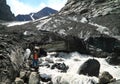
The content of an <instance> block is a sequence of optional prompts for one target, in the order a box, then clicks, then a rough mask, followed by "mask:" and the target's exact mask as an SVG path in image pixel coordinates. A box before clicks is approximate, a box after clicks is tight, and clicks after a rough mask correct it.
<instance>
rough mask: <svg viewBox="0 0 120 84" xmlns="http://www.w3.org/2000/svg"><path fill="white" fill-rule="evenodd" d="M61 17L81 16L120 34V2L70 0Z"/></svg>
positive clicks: (119, 0)
mask: <svg viewBox="0 0 120 84" xmlns="http://www.w3.org/2000/svg"><path fill="white" fill-rule="evenodd" d="M60 15H79V16H81V17H85V18H87V19H88V20H89V21H90V22H92V23H96V24H98V25H102V26H105V27H107V28H108V29H109V30H110V32H111V33H112V34H113V35H115V34H120V30H119V27H120V24H119V22H120V0H68V2H67V3H66V5H65V7H63V8H62V10H61V12H60Z"/></svg>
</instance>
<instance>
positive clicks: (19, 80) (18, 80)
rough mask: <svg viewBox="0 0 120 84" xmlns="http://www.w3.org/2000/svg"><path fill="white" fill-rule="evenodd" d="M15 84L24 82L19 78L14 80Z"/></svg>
mask: <svg viewBox="0 0 120 84" xmlns="http://www.w3.org/2000/svg"><path fill="white" fill-rule="evenodd" d="M15 84H24V81H23V80H22V79H21V78H16V79H15Z"/></svg>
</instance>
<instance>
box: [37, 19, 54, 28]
mask: <svg viewBox="0 0 120 84" xmlns="http://www.w3.org/2000/svg"><path fill="white" fill-rule="evenodd" d="M51 19H52V18H49V19H45V20H42V21H41V22H40V24H39V25H37V26H36V28H38V30H46V29H42V27H43V26H44V25H45V24H46V23H47V22H48V21H50V20H51Z"/></svg>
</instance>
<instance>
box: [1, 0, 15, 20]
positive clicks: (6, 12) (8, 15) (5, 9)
mask: <svg viewBox="0 0 120 84" xmlns="http://www.w3.org/2000/svg"><path fill="white" fill-rule="evenodd" d="M0 20H5V21H13V20H15V16H14V14H12V12H11V10H10V7H9V6H8V5H7V4H6V0H0Z"/></svg>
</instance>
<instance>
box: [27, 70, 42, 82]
mask: <svg viewBox="0 0 120 84" xmlns="http://www.w3.org/2000/svg"><path fill="white" fill-rule="evenodd" d="M29 84H40V76H39V74H38V73H37V72H31V74H30V77H29Z"/></svg>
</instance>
